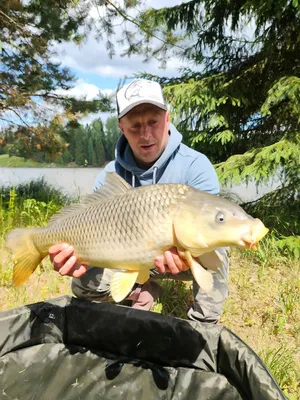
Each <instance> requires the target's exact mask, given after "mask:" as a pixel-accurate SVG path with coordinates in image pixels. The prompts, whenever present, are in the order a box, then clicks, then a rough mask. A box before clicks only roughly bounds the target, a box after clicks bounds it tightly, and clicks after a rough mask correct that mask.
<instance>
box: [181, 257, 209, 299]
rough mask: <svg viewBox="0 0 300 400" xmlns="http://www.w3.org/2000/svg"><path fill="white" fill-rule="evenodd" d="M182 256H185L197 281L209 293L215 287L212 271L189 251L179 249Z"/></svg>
mask: <svg viewBox="0 0 300 400" xmlns="http://www.w3.org/2000/svg"><path fill="white" fill-rule="evenodd" d="M178 253H179V255H180V257H182V258H184V259H185V260H186V261H187V263H188V265H189V267H190V269H191V271H192V274H193V277H194V278H195V281H196V282H197V283H198V285H199V286H200V287H201V289H203V290H204V292H206V293H209V292H210V291H211V290H212V288H213V275H212V273H211V272H209V271H207V270H206V269H205V268H203V267H202V266H201V265H200V264H199V263H197V261H196V260H195V259H194V258H193V257H192V255H191V253H190V252H189V251H179V252H178Z"/></svg>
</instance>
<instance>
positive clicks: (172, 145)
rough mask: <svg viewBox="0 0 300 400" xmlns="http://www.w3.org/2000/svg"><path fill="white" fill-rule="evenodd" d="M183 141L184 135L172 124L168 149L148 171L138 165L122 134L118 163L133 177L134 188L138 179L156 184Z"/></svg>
mask: <svg viewBox="0 0 300 400" xmlns="http://www.w3.org/2000/svg"><path fill="white" fill-rule="evenodd" d="M181 141H182V135H181V133H179V132H178V130H177V129H176V128H175V127H174V125H172V124H171V123H170V128H169V139H168V143H167V147H166V148H165V150H164V152H163V153H162V155H161V156H160V157H159V159H158V160H156V161H155V163H154V164H153V165H152V167H151V168H149V169H148V170H144V169H142V168H140V167H138V165H137V164H136V161H135V159H134V156H133V153H132V150H131V148H130V146H129V143H128V141H127V139H126V138H125V136H124V135H123V134H122V135H121V137H120V138H119V140H118V142H117V146H116V161H117V162H118V163H119V164H120V165H121V167H123V168H124V169H125V170H126V172H128V173H130V174H131V175H132V179H131V181H132V186H133V187H135V186H137V185H136V178H137V179H138V180H140V181H141V180H143V181H149V180H151V183H156V182H157V180H158V176H159V175H161V174H162V172H163V169H164V167H165V166H166V165H167V163H168V162H169V160H170V159H171V157H172V156H173V155H174V153H175V152H176V150H177V149H178V147H179V146H180V144H181Z"/></svg>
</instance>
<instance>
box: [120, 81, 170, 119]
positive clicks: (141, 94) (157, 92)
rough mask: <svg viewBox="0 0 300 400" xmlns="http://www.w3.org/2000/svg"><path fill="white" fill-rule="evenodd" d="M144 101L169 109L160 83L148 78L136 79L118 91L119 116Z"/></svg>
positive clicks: (122, 115)
mask: <svg viewBox="0 0 300 400" xmlns="http://www.w3.org/2000/svg"><path fill="white" fill-rule="evenodd" d="M144 103H150V104H153V105H155V106H157V107H159V108H161V109H162V110H165V111H167V110H168V107H167V104H166V102H165V99H164V95H163V92H162V88H161V86H160V84H159V83H157V82H154V81H150V80H147V79H135V80H134V81H132V82H131V83H129V84H127V85H126V86H123V87H122V88H121V89H120V90H119V91H118V92H117V109H118V118H122V117H124V115H125V114H127V113H128V112H129V111H130V110H132V109H133V108H134V107H136V106H138V105H139V104H144Z"/></svg>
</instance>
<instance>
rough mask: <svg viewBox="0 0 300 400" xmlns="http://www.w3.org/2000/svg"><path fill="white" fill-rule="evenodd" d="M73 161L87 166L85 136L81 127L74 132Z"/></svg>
mask: <svg viewBox="0 0 300 400" xmlns="http://www.w3.org/2000/svg"><path fill="white" fill-rule="evenodd" d="M75 161H76V163H77V164H79V165H86V164H87V134H86V131H85V129H84V128H83V127H79V128H77V129H76V130H75Z"/></svg>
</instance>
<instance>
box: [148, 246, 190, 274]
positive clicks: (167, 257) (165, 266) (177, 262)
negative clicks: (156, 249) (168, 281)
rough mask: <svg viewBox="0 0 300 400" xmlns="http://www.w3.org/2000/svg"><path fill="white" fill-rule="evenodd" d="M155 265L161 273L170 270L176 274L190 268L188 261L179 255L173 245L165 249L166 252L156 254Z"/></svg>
mask: <svg viewBox="0 0 300 400" xmlns="http://www.w3.org/2000/svg"><path fill="white" fill-rule="evenodd" d="M154 265H155V267H156V269H157V270H158V271H159V273H161V274H164V273H166V272H169V273H171V274H173V275H176V274H179V273H180V272H182V271H186V270H187V269H189V266H188V264H187V262H186V261H185V260H184V259H183V258H181V257H180V256H179V254H178V252H177V250H176V247H172V248H171V249H170V250H167V251H165V252H164V254H162V255H159V256H156V257H155V260H154Z"/></svg>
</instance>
